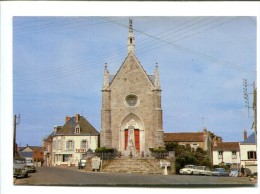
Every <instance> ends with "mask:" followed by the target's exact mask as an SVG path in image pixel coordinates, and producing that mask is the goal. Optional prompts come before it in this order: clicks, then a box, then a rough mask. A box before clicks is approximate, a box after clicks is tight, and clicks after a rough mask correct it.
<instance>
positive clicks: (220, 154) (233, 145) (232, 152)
mask: <svg viewBox="0 0 260 194" xmlns="http://www.w3.org/2000/svg"><path fill="white" fill-rule="evenodd" d="M213 165H227V166H230V167H231V168H239V167H240V147H239V142H218V141H216V139H214V146H213Z"/></svg>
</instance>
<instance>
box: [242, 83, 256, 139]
mask: <svg viewBox="0 0 260 194" xmlns="http://www.w3.org/2000/svg"><path fill="white" fill-rule="evenodd" d="M243 85H244V87H243V88H244V99H245V103H246V107H247V110H248V117H251V116H250V109H253V116H252V117H253V119H254V123H253V127H252V128H254V132H255V142H256V143H257V89H256V86H255V82H253V84H249V85H252V86H253V92H252V93H248V92H247V86H248V84H247V79H243ZM249 94H251V95H253V102H252V106H250V105H249V97H248V95H249Z"/></svg>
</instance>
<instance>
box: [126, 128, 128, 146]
mask: <svg viewBox="0 0 260 194" xmlns="http://www.w3.org/2000/svg"><path fill="white" fill-rule="evenodd" d="M127 141H128V129H126V130H125V150H126V148H127Z"/></svg>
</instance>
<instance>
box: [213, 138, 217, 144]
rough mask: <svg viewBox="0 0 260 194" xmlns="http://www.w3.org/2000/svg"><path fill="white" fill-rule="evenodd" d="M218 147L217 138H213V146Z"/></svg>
mask: <svg viewBox="0 0 260 194" xmlns="http://www.w3.org/2000/svg"><path fill="white" fill-rule="evenodd" d="M217 145H218V138H217V137H214V138H213V146H217Z"/></svg>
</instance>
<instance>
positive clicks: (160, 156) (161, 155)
mask: <svg viewBox="0 0 260 194" xmlns="http://www.w3.org/2000/svg"><path fill="white" fill-rule="evenodd" d="M151 155H152V157H154V158H155V159H164V158H166V157H168V156H169V152H159V153H157V152H152V153H151Z"/></svg>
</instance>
